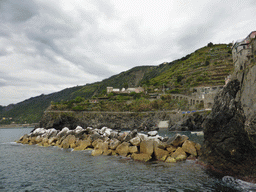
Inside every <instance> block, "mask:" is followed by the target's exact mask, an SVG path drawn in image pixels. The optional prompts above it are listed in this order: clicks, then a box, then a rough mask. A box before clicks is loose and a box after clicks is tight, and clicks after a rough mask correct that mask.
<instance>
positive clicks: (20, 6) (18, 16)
mask: <svg viewBox="0 0 256 192" xmlns="http://www.w3.org/2000/svg"><path fill="white" fill-rule="evenodd" d="M37 10H38V7H37V5H36V4H35V3H34V1H33V0H22V1H21V0H1V1H0V12H1V16H0V18H1V20H2V21H9V22H14V23H17V22H24V21H26V20H28V19H30V18H31V17H33V16H34V15H36V13H37Z"/></svg>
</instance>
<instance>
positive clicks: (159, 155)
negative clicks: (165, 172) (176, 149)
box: [154, 147, 169, 161]
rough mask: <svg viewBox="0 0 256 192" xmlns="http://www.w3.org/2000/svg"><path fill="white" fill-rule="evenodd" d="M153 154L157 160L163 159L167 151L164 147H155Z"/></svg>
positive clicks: (167, 153)
mask: <svg viewBox="0 0 256 192" xmlns="http://www.w3.org/2000/svg"><path fill="white" fill-rule="evenodd" d="M154 155H155V158H156V159H157V160H160V161H165V160H166V158H167V156H168V155H169V152H168V151H166V150H164V149H161V148H158V147H156V148H154Z"/></svg>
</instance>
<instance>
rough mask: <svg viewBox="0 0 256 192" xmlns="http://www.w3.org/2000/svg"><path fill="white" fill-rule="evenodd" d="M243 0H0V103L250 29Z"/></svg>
mask: <svg viewBox="0 0 256 192" xmlns="http://www.w3.org/2000/svg"><path fill="white" fill-rule="evenodd" d="M255 10H256V2H255V0H248V1H246V2H242V1H240V0H216V1H212V0H191V1H187V0H179V1H174V0H170V1H166V0H159V1H155V0H140V1H137V0H131V1H126V0H118V1H115V0H108V1H106V0H76V1H72V0H55V1H50V0H22V1H20V0H2V1H0V42H1V44H0V63H1V68H0V105H8V104H10V103H17V102H19V101H22V100H24V99H27V98H29V97H32V96H36V95H40V94H42V93H44V94H48V93H51V92H54V91H58V90H61V89H64V88H66V87H71V86H75V85H83V84H86V83H92V82H95V81H99V80H102V79H104V78H107V77H110V76H111V75H114V74H116V73H120V72H122V71H124V70H128V69H130V68H132V67H134V66H139V65H157V64H160V63H162V62H165V61H169V62H170V61H172V60H174V59H178V58H180V57H183V56H185V55H186V54H188V53H191V52H193V51H194V50H196V49H198V48H200V47H203V46H205V45H206V44H207V43H209V42H210V41H211V42H213V43H230V42H232V41H233V40H237V39H240V38H243V37H245V36H246V35H248V34H249V33H250V32H251V31H253V30H256V28H255V23H256V19H255V18H256V17H255V16H256V12H255Z"/></svg>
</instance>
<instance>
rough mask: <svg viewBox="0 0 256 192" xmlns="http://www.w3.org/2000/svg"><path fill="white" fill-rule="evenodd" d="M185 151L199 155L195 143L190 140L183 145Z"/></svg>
mask: <svg viewBox="0 0 256 192" xmlns="http://www.w3.org/2000/svg"><path fill="white" fill-rule="evenodd" d="M182 149H183V151H185V152H186V153H189V154H191V155H193V156H194V157H196V156H197V152H196V148H195V143H194V142H192V141H189V140H186V141H185V142H184V143H183V145H182Z"/></svg>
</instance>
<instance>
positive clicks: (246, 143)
mask: <svg viewBox="0 0 256 192" xmlns="http://www.w3.org/2000/svg"><path fill="white" fill-rule="evenodd" d="M238 93H241V86H240V82H239V81H238V80H237V79H235V80H232V81H231V82H229V83H228V84H227V86H226V87H224V89H223V90H221V91H220V92H219V93H218V94H217V96H216V97H215V101H214V107H213V109H212V113H211V114H210V115H209V116H208V117H207V118H206V120H205V122H204V145H203V160H204V161H206V162H207V163H209V164H210V165H213V167H215V168H217V169H220V170H223V171H224V172H230V173H233V174H237V175H256V167H255V166H254V161H255V157H256V156H255V152H256V151H255V148H254V146H253V142H252V141H251V140H250V139H249V138H250V136H249V134H248V131H247V130H246V126H245V122H246V121H247V118H248V116H246V115H245V113H244V110H243V107H242V103H241V100H240V99H237V97H239V94H238Z"/></svg>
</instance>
